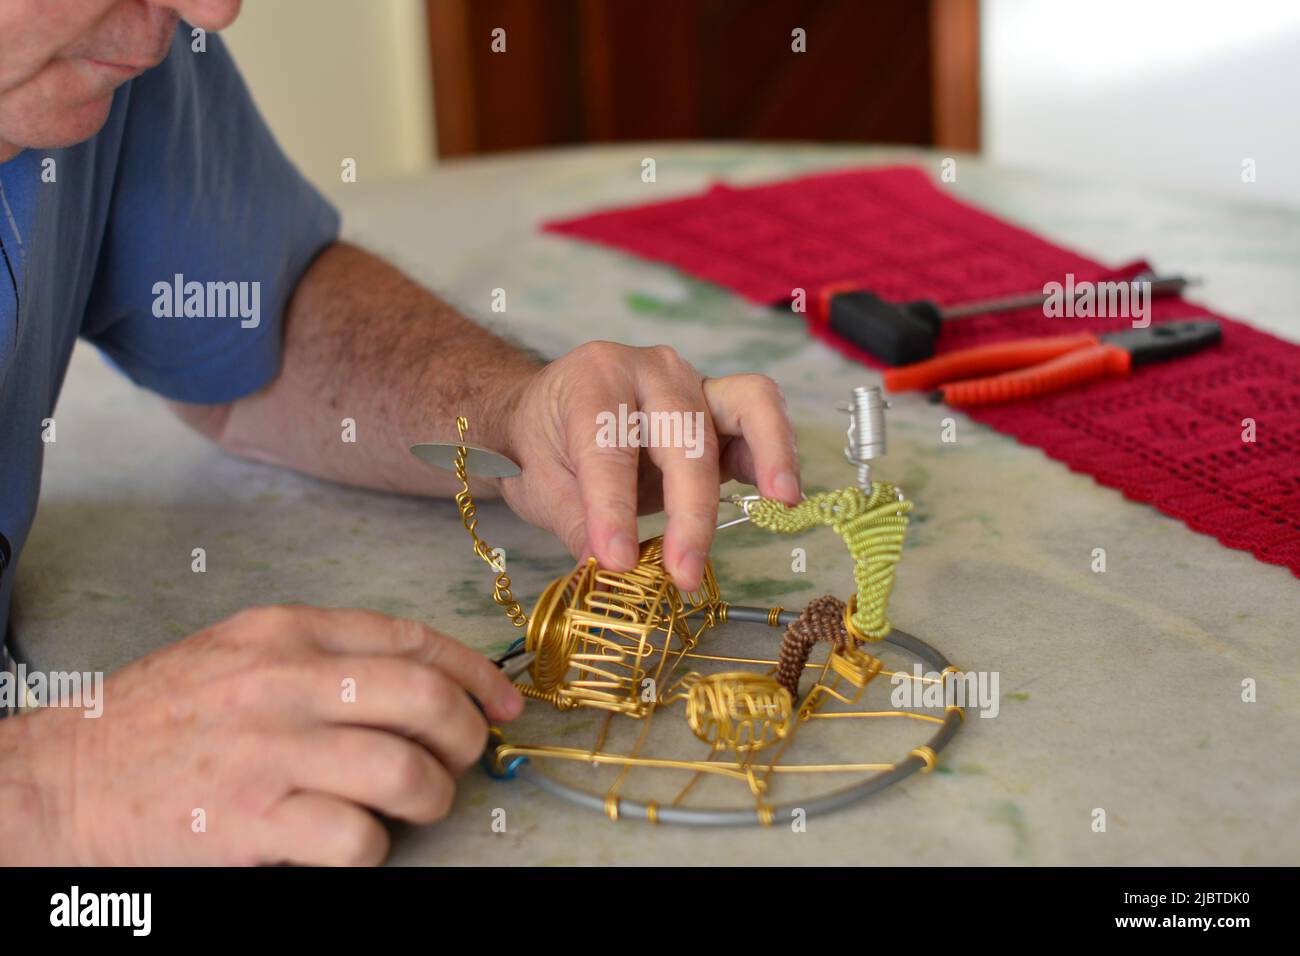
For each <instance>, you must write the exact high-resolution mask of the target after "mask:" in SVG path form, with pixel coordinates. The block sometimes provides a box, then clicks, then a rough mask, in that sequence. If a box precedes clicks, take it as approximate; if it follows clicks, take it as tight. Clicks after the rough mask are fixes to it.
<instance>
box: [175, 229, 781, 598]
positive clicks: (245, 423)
mask: <svg viewBox="0 0 1300 956" xmlns="http://www.w3.org/2000/svg"><path fill="white" fill-rule="evenodd" d="M622 406H626V407H627V408H628V409H632V410H640V411H645V412H647V413H649V414H656V413H660V412H668V413H671V414H675V415H678V416H681V418H680V420H681V421H682V423H683V427H685V425H686V424H687V423H690V424H691V425H692V426H694V427H692V429H691V431H692V435H691V436H690V438H691V441H690V443H689V446H687V445H686V444H684V443H682V444H681V445H680V447H678V446H672V447H655V446H653V445H652V446H650V447H647V448H645V449H644V450H641V449H640V448H639V447H638V445H639V443H638V442H632V441H630V440H627V441H619V442H615V443H613V444H611V443H610V442H609V441H608V440H606V439H605V438H604V437H602V436H601V435H600V434H599V422H600V421H601V420H602V417H603V416H608V415H612V414H614V413H615V412H616V411H617V410H618V409H619V408H620V407H622ZM177 411H178V412H179V414H180V415H181V416H182V417H183V418H184V419H185V420H186V421H188V422H190V423H191V424H193V425H195V426H196V427H198V428H199V429H200V430H201V431H203V432H204V433H206V434H208V435H210V436H212V437H213V438H215V439H216V440H218V441H219V442H220V443H221V444H222V445H223V446H224V447H226V448H228V449H230V450H231V451H234V452H236V453H238V454H242V455H246V456H248V457H251V458H258V459H261V460H263V461H269V462H274V463H277V464H281V465H285V466H288V467H290V468H296V469H298V470H300V471H305V472H308V473H310V474H313V475H318V476H320V477H322V478H328V479H332V480H334V481H341V482H347V483H349V484H357V485H364V486H366V487H370V488H378V489H382V490H390V491H402V492H411V493H417V494H444V495H445V494H448V493H452V492H454V491H455V490H457V485H456V484H455V482H454V479H453V478H452V476H450V475H448V474H444V473H440V472H438V471H436V470H434V469H431V468H428V467H427V466H425V465H424V464H422V463H421V462H418V461H416V460H415V459H414V458H413V457H412V456H411V455H410V454H409V452H408V450H407V449H408V447H409V446H410V444H411V443H412V442H415V441H422V440H430V439H442V440H448V439H452V438H454V437H455V420H456V416H457V415H466V416H467V417H468V418H469V419H470V421H471V429H472V432H471V440H472V441H473V442H474V443H475V444H482V445H485V446H487V447H490V448H494V449H496V450H498V451H501V452H503V453H505V454H507V455H509V456H510V457H511V458H513V459H514V460H515V461H516V462H518V463H519V465H520V466H521V467H522V468H523V475H522V476H520V477H515V478H506V479H502V480H500V481H495V482H492V483H490V484H489V483H485V484H484V488H483V489H482V490H493V491H499V492H500V493H501V494H502V495H503V497H504V498H505V500H506V503H507V504H509V505H510V507H511V508H512V509H513V510H514V511H515V513H516V514H518V515H520V516H521V517H523V518H525V519H527V520H528V521H531V522H532V523H534V524H536V525H538V526H540V527H542V528H546V529H547V530H550V531H552V532H554V533H555V534H556V535H557V536H558V537H559V538H560V540H561V541H563V542H564V544H565V545H566V546H567V547H568V548H569V550H570V551H571V552H572V553H573V554H574V555H575V556H584V555H588V554H592V555H595V556H596V558H597V559H599V561H600V562H601V564H603V565H605V566H606V567H609V568H613V569H615V570H627V569H629V568H630V567H631V566H632V565H633V564H634V563H635V561H636V558H637V523H636V518H637V514H638V513H639V512H640V513H644V512H647V511H656V510H659V509H660V508H662V509H663V511H664V512H665V514H666V515H667V519H668V520H667V526H666V528H665V530H664V564H665V566H666V567H667V569H668V571H669V573H670V574H671V575H672V576H673V579H674V581H675V582H676V583H677V585H678V587H681V588H683V589H685V590H694V589H695V588H696V587H698V586H699V583H700V580H701V575H702V573H703V569H704V561H705V558H706V556H707V554H708V550H709V546H710V544H711V543H712V541H713V531H714V526H715V525H716V524H717V513H718V486H719V484H720V483H721V482H724V481H727V480H729V479H730V478H732V477H735V478H740V479H742V480H743V481H746V482H748V483H750V484H754V485H757V486H758V490H759V491H760V492H761V493H762V494H764V495H768V496H769V497H775V498H779V499H781V500H783V501H787V502H790V503H793V502H795V501H798V500H799V497H800V493H799V463H798V457H797V455H796V454H795V447H794V430H793V428H792V427H791V425H790V421H789V418H788V417H787V415H786V410H785V401H784V399H783V398H782V396H781V392H780V389H778V388H777V386H776V383H775V382H773V381H772V380H771V379H769V378H766V377H764V376H761V375H731V376H727V377H725V378H717V379H706V378H704V377H702V376H701V375H700V373H699V372H698V371H697V370H696V369H695V368H694V367H692V366H691V364H690V363H689V362H687V361H686V360H685V359H683V358H682V357H681V356H680V355H678V354H677V353H676V352H674V351H673V350H672V349H671V348H668V347H666V346H655V347H653V348H631V347H628V346H624V345H618V344H616V343H613V342H588V343H586V344H585V345H582V346H579V347H578V348H576V349H574V350H573V351H572V352H569V353H568V354H567V355H564V356H562V357H560V358H558V359H556V360H555V361H553V362H550V363H549V364H547V365H545V366H543V365H539V364H537V363H535V362H534V361H533V360H532V359H530V358H529V357H528V356H527V355H525V354H524V353H523V352H521V351H520V350H519V349H517V348H514V347H513V346H511V345H510V344H509V343H507V342H505V341H504V340H502V339H501V338H499V337H498V336H495V335H493V334H492V333H490V332H488V331H486V330H484V329H482V328H480V327H479V326H477V325H475V324H474V323H473V322H471V321H469V320H468V319H466V318H464V317H463V316H461V315H459V314H458V313H457V312H456V311H455V310H454V309H452V308H451V307H450V306H448V305H447V304H445V303H443V302H441V301H440V300H439V299H438V298H437V297H436V296H434V295H433V294H431V293H429V292H427V291H425V290H424V289H422V288H420V287H419V286H418V285H416V284H415V283H413V282H411V281H409V280H408V279H406V278H405V277H403V276H402V275H401V274H400V273H399V272H397V270H395V269H394V268H392V267H391V266H389V265H388V264H386V263H385V262H383V261H382V260H380V259H378V258H376V257H374V256H371V255H368V254H367V253H365V252H362V251H361V250H359V249H356V248H354V247H351V246H348V245H344V244H336V245H334V246H331V247H330V248H329V249H327V250H326V251H325V252H324V253H322V254H321V256H320V257H319V258H318V259H317V260H316V262H315V263H313V264H312V266H311V268H309V269H308V270H307V273H306V275H305V276H304V277H303V278H302V280H301V282H300V284H299V287H298V290H297V291H296V292H295V293H294V296H293V300H292V301H291V302H290V304H289V308H288V315H287V316H286V329H285V350H284V365H283V368H282V369H281V371H280V375H279V377H278V378H276V380H275V381H274V382H272V383H271V384H270V385H269V386H267V387H266V388H265V389H263V390H262V391H261V392H258V393H257V394H256V395H252V396H249V397H248V398H243V399H240V400H239V401H237V402H234V403H232V404H230V405H228V406H222V407H218V408H203V407H201V406H193V405H190V406H177ZM345 418H350V419H353V420H355V422H356V430H357V436H356V437H357V441H356V442H355V443H349V442H344V441H343V440H342V438H343V424H342V422H343V419H345ZM682 437H683V439H684V438H685V434H684V433H683V436H682Z"/></svg>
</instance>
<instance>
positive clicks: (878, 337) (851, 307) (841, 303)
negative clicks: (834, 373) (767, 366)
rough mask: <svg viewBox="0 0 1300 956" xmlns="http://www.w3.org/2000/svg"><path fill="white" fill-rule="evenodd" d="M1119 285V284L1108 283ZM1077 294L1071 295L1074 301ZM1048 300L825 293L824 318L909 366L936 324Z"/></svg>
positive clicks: (1165, 284) (849, 337)
mask: <svg viewBox="0 0 1300 956" xmlns="http://www.w3.org/2000/svg"><path fill="white" fill-rule="evenodd" d="M1109 281H1118V282H1123V281H1124V280H1109ZM1127 282H1128V284H1129V285H1134V284H1136V283H1138V282H1146V283H1149V285H1150V287H1151V295H1152V296H1153V297H1154V296H1161V295H1176V294H1178V293H1180V292H1182V291H1183V290H1184V289H1185V288H1187V287H1188V286H1189V285H1192V284H1193V282H1194V280H1192V279H1188V278H1186V277H1185V276H1179V275H1174V276H1153V275H1151V274H1150V273H1143V274H1141V275H1137V276H1134V277H1133V278H1132V279H1129V280H1127ZM1082 292H1083V289H1080V290H1079V291H1078V292H1077V293H1076V298H1077V297H1078V295H1081V294H1082ZM1050 298H1052V294H1051V293H1047V292H1024V293H1019V294H1017V295H1007V296H1001V297H999V298H996V299H984V300H981V301H979V302H966V303H962V304H960V305H948V306H941V305H939V304H938V303H936V302H931V301H930V300H928V299H918V300H916V301H914V302H888V301H886V300H885V299H882V298H880V297H879V296H877V295H874V294H873V293H871V292H868V291H867V290H865V289H852V288H847V289H843V290H830V294H829V299H830V301H829V307H828V312H829V315H828V316H827V321H828V324H829V325H830V329H831V331H832V332H834V333H835V334H836V335H838V336H839V337H840V338H842V339H844V340H845V341H846V342H849V343H851V344H853V345H856V346H857V347H858V348H860V349H862V350H863V351H865V352H867V353H869V354H871V355H874V356H875V357H876V358H878V359H880V361H882V362H884V363H885V364H886V365H910V364H912V363H913V362H920V361H923V360H925V359H928V358H930V357H931V356H933V355H934V343H935V341H936V340H937V339H938V337H939V327H940V324H941V323H943V322H946V321H948V320H950V319H964V318H967V317H969V316H973V315H988V314H990V313H993V312H1010V311H1012V310H1015V309H1026V308H1029V307H1031V306H1036V305H1042V304H1043V303H1045V302H1047V301H1048V299H1050Z"/></svg>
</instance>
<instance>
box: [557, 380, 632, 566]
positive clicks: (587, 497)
mask: <svg viewBox="0 0 1300 956" xmlns="http://www.w3.org/2000/svg"><path fill="white" fill-rule="evenodd" d="M620 406H624V407H626V408H627V409H628V411H629V413H630V412H632V411H635V410H636V407H637V406H636V393H635V391H634V390H633V389H632V388H631V386H630V385H628V386H626V387H624V386H623V385H621V384H613V385H611V384H609V383H606V384H605V385H603V386H602V387H600V388H592V389H590V390H584V391H583V392H581V393H580V394H577V395H575V396H574V398H573V401H572V402H570V404H569V407H568V409H567V410H566V411H565V413H564V435H565V442H566V445H567V447H566V449H565V451H566V453H567V455H568V457H569V461H570V462H571V463H572V465H573V470H574V474H575V475H576V477H577V479H578V494H579V497H580V499H581V505H582V512H583V515H584V516H585V522H586V529H587V543H588V546H589V547H590V548H591V551H592V553H593V554H595V556H596V560H597V561H599V562H600V563H601V564H602V565H603V566H604V567H607V568H612V569H613V570H615V571H628V570H630V569H631V568H632V566H633V565H635V564H636V560H637V553H638V548H637V536H636V535H637V531H636V512H637V506H636V505H637V502H636V492H637V455H638V449H637V448H635V447H631V446H628V445H626V444H623V443H622V441H621V429H620V422H619V418H620V414H619V408H620ZM566 543H567V542H566Z"/></svg>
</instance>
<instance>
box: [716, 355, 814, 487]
mask: <svg viewBox="0 0 1300 956" xmlns="http://www.w3.org/2000/svg"><path fill="white" fill-rule="evenodd" d="M704 397H705V400H706V401H707V402H708V405H709V411H710V413H711V414H712V415H713V424H714V427H715V428H717V430H718V434H719V435H729V436H733V437H738V438H743V439H744V442H745V445H746V446H747V448H748V453H749V455H750V458H751V462H752V464H751V467H752V470H753V475H752V476H744V477H752V479H753V482H754V484H756V485H757V486H758V492H759V494H761V495H764V496H766V497H768V498H776V499H777V500H778V501H784V502H785V503H786V504H791V505H792V504H797V503H798V502H799V499H800V497H801V493H800V487H801V486H800V481H799V455H798V452H797V451H796V450H795V435H794V426H793V425H791V424H790V418H789V416H788V415H787V414H786V409H785V398H784V397H783V396H782V395H781V389H780V388H779V387H778V386H777V384H776V382H774V381H772V380H771V379H770V378H768V377H767V376H765V375H728V376H727V377H725V378H711V379H706V380H705V382H704ZM736 454H737V456H739V454H740V453H739V452H737V453H736Z"/></svg>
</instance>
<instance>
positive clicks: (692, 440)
mask: <svg viewBox="0 0 1300 956" xmlns="http://www.w3.org/2000/svg"><path fill="white" fill-rule="evenodd" d="M699 381H700V380H699V376H698V375H697V374H696V372H695V370H694V369H693V368H691V367H690V366H689V365H687V364H686V363H685V362H682V361H681V360H680V359H677V358H676V356H675V353H674V355H673V356H672V357H671V358H670V357H667V356H666V357H665V359H664V365H663V366H662V367H661V368H659V369H654V368H652V369H651V370H648V372H647V373H646V374H645V375H644V376H643V377H641V378H639V379H638V389H637V391H638V395H637V398H638V399H639V402H640V407H641V408H642V409H643V410H644V411H646V412H647V413H648V414H649V415H656V414H664V413H667V415H668V416H669V417H666V418H663V419H661V422H663V423H665V424H662V425H661V428H660V433H659V436H658V438H659V440H658V441H657V442H655V441H652V442H651V443H650V447H649V451H648V454H649V456H650V460H651V461H653V462H654V463H655V465H656V466H657V467H658V468H659V471H660V473H661V474H662V475H663V496H664V514H665V515H666V516H667V518H668V524H667V527H666V528H665V529H664V567H665V568H666V569H667V570H668V573H669V574H671V575H672V578H673V583H675V584H676V585H677V586H678V587H679V588H681V589H682V590H684V591H694V590H695V589H696V588H698V587H699V586H700V581H701V579H702V578H703V575H704V562H705V561H706V560H707V559H708V554H709V546H710V545H711V544H712V543H713V532H714V530H715V528H716V527H717V524H718V485H719V481H718V477H719V476H718V438H717V435H716V434H715V433H714V430H713V427H712V421H711V418H710V415H709V410H708V408H707V407H706V405H705V402H704V395H703V392H702V391H701V389H700V384H699ZM665 431H666V433H665Z"/></svg>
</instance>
